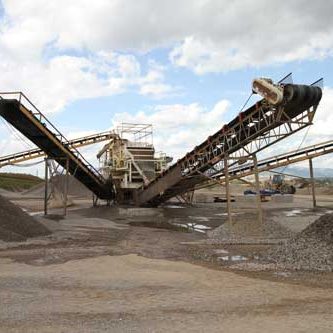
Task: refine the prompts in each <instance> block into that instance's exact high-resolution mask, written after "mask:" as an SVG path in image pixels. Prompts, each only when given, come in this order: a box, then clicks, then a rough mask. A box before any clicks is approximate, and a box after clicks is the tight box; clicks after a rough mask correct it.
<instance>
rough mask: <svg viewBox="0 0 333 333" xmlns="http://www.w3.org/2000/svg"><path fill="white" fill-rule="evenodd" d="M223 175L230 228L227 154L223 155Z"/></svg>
mask: <svg viewBox="0 0 333 333" xmlns="http://www.w3.org/2000/svg"><path fill="white" fill-rule="evenodd" d="M224 177H225V194H226V197H227V213H228V224H229V227H230V228H231V225H232V218H231V199H230V186H229V185H230V184H229V170H228V156H227V155H224Z"/></svg>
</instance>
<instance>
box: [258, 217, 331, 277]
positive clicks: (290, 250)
mask: <svg viewBox="0 0 333 333" xmlns="http://www.w3.org/2000/svg"><path fill="white" fill-rule="evenodd" d="M264 259H266V260H269V261H273V262H275V263H278V264H282V265H284V266H285V268H287V269H296V270H310V271H313V270H314V271H328V272H332V271H333V214H326V215H323V216H321V217H320V218H319V219H317V220H316V221H315V222H313V223H312V224H310V225H309V226H308V227H307V228H306V229H304V230H303V231H302V232H300V233H299V234H297V235H296V236H294V237H292V238H291V239H290V240H288V241H287V242H285V243H284V244H282V245H279V246H278V247H275V248H272V249H271V251H270V252H269V253H268V255H267V256H265V258H264Z"/></svg>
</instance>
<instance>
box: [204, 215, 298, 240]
mask: <svg viewBox="0 0 333 333" xmlns="http://www.w3.org/2000/svg"><path fill="white" fill-rule="evenodd" d="M233 222H234V223H233V224H232V226H231V228H230V226H229V224H228V223H227V222H225V223H224V224H222V225H221V226H219V227H217V228H215V229H214V230H212V231H209V232H208V233H207V234H208V237H209V240H208V242H209V243H228V244H231V243H237V244H239V243H263V244H265V243H268V244H269V243H276V242H280V241H281V240H283V239H287V238H290V237H292V236H293V235H294V234H293V233H292V231H290V230H289V229H287V228H285V227H284V226H282V225H280V224H279V223H278V222H276V221H273V220H270V219H267V220H266V221H265V222H264V223H263V224H262V225H260V224H259V223H258V222H257V216H256V215H255V214H247V216H246V218H244V217H242V218H239V219H234V221H233Z"/></svg>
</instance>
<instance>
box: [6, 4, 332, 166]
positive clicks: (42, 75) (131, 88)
mask: <svg viewBox="0 0 333 333" xmlns="http://www.w3.org/2000/svg"><path fill="white" fill-rule="evenodd" d="M332 13H333V1H327V0H317V1H306V0H291V1H288V2H282V1H276V0H271V1H266V0H238V1H237V0H235V1H230V0H195V1H193V0H177V1H176V0H168V1H164V0H140V1H136V0H94V1H88V0H71V1H64V0H57V1H45V0H24V1H22V0H2V1H1V0H0V57H1V58H0V59H1V61H0V72H1V75H0V90H1V91H10V90H20V91H23V92H24V93H25V94H26V95H28V96H29V97H30V99H31V100H32V101H34V102H35V104H36V105H37V106H38V107H39V108H40V109H41V110H42V111H43V112H44V113H45V114H46V115H47V116H48V117H49V119H50V120H51V121H52V122H53V123H54V124H55V125H56V126H57V127H58V128H59V129H60V130H61V131H62V132H63V133H64V134H65V135H67V136H68V137H70V138H73V137H76V136H81V135H85V134H91V133H94V132H98V131H104V130H108V129H111V128H113V127H114V126H116V124H117V123H119V122H122V121H123V122H140V123H152V124H153V125H154V131H155V134H154V143H155V146H156V150H163V151H166V152H167V153H168V154H169V155H173V156H175V157H176V158H178V157H180V156H182V154H184V153H186V152H187V151H188V150H190V149H191V148H192V147H194V146H195V145H197V144H198V143H200V142H201V141H202V140H204V139H205V138H206V137H207V136H208V135H209V134H211V133H213V132H214V131H216V130H217V129H218V128H221V127H222V125H223V124H224V123H225V122H227V121H229V120H231V119H232V118H233V117H234V116H236V115H237V114H238V113H239V111H240V108H241V107H242V105H243V104H244V102H245V100H246V99H247V97H248V96H249V94H250V91H251V80H252V79H253V78H254V77H258V76H264V77H271V78H273V79H274V80H279V79H280V78H282V77H283V76H284V75H286V74H287V73H289V72H293V78H294V82H295V83H307V84H311V83H312V82H314V81H315V80H317V79H318V78H320V77H324V86H325V87H324V97H323V100H322V103H321V105H320V108H319V109H318V112H317V115H316V118H315V125H314V126H312V128H311V129H310V130H309V132H308V134H307V136H306V139H305V140H304V143H303V146H304V145H307V144H312V143H316V142H321V141H324V140H329V139H332V138H333V130H332V126H333V75H332V74H333V20H332ZM303 139H304V132H301V133H300V134H298V135H295V136H294V137H293V138H292V139H291V140H288V141H287V142H285V143H283V144H280V145H278V146H276V147H274V148H272V149H270V150H269V151H267V152H266V154H273V153H278V152H284V151H286V150H288V149H296V148H297V147H298V146H299V145H300V143H301V142H302V140H303ZM29 146H31V145H29V144H27V143H26V142H25V143H24V142H23V140H21V138H20V137H19V135H18V134H17V133H15V134H14V133H13V132H12V130H11V129H9V128H8V126H7V125H6V124H4V122H3V121H0V155H5V154H8V153H13V152H16V151H21V150H25V149H27V148H28V147H29ZM96 149H97V148H96V147H94V148H92V147H90V148H86V149H84V150H83V153H84V154H85V156H88V157H89V159H90V160H91V161H92V162H94V163H95V162H96V159H95V157H94V156H95V153H96ZM316 166H320V167H333V158H332V157H325V158H321V159H318V160H317V161H316ZM35 169H36V168H35ZM35 169H34V168H30V169H25V170H23V171H26V170H29V171H31V172H34V170H35ZM13 170H15V171H17V170H18V169H17V168H6V171H13ZM20 171H22V169H20Z"/></svg>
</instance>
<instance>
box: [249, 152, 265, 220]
mask: <svg viewBox="0 0 333 333" xmlns="http://www.w3.org/2000/svg"><path fill="white" fill-rule="evenodd" d="M252 158H253V166H254V178H255V184H256V199H257V211H258V222H259V223H260V224H262V222H263V220H262V207H261V195H260V182H259V173H258V160H257V155H256V154H253V157H252Z"/></svg>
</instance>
